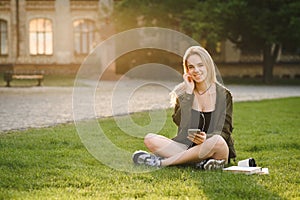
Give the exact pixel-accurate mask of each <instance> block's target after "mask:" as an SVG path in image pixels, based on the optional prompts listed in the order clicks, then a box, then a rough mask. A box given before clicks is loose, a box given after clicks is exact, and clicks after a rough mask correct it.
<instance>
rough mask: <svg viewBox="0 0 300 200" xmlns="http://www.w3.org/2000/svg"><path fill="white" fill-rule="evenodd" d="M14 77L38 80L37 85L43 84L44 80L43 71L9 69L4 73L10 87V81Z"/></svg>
mask: <svg viewBox="0 0 300 200" xmlns="http://www.w3.org/2000/svg"><path fill="white" fill-rule="evenodd" d="M13 79H20V80H37V81H38V84H37V86H41V85H42V82H43V80H44V72H43V71H7V72H5V73H4V81H6V87H10V82H11V81H12V80H13Z"/></svg>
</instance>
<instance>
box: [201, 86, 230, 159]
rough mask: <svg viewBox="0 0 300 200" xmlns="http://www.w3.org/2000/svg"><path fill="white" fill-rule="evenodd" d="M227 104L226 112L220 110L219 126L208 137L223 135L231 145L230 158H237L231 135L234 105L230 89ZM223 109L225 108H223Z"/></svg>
mask: <svg viewBox="0 0 300 200" xmlns="http://www.w3.org/2000/svg"><path fill="white" fill-rule="evenodd" d="M225 96H226V101H225V102H226V105H224V106H225V108H224V110H225V112H222V111H219V112H220V113H219V114H220V116H219V117H218V118H219V119H218V120H217V121H218V122H217V126H216V127H215V130H214V131H213V132H212V133H210V134H208V135H207V138H210V137H211V136H213V135H221V136H222V137H223V138H224V140H225V141H226V143H227V145H228V147H229V158H235V157H236V152H235V148H234V140H233V138H232V136H231V133H232V131H233V126H232V111H233V108H232V107H233V105H232V95H231V93H230V92H229V91H226V93H225ZM221 107H222V106H221ZM222 110H223V109H222Z"/></svg>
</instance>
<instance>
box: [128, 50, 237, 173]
mask: <svg viewBox="0 0 300 200" xmlns="http://www.w3.org/2000/svg"><path fill="white" fill-rule="evenodd" d="M183 68H184V74H183V80H184V81H183V82H182V83H180V84H179V85H177V86H176V87H175V89H174V90H173V91H172V93H171V94H173V99H175V101H176V103H175V109H174V114H173V115H172V118H173V121H174V122H175V123H176V125H177V126H178V133H177V136H176V137H175V138H173V139H169V138H166V137H164V136H161V135H157V134H153V133H149V134H147V135H146V137H145V138H144V143H145V145H146V147H147V148H148V149H149V151H150V152H152V153H151V154H150V153H147V152H145V151H136V152H135V153H134V154H133V157H132V158H133V162H134V163H135V164H145V165H149V166H158V167H159V166H170V165H182V164H190V163H196V164H197V165H196V166H198V167H200V168H202V169H219V168H223V167H224V165H225V164H226V163H228V162H229V161H230V158H235V157H236V153H235V149H234V144H233V139H232V136H231V132H232V129H233V128H232V96H231V93H230V92H229V91H228V89H226V88H225V87H224V86H222V85H221V84H220V83H219V82H218V81H217V79H216V71H215V65H214V62H213V60H212V58H211V56H210V55H209V53H208V52H207V51H206V50H205V49H204V48H202V47H200V46H192V47H190V48H189V49H187V51H186V52H185V55H184V57H183ZM174 96H175V98H174ZM192 129H199V130H197V131H195V130H192Z"/></svg>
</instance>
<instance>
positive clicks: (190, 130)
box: [188, 129, 201, 135]
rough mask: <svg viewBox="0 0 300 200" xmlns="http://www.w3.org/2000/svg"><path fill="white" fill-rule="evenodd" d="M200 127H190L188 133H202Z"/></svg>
mask: <svg viewBox="0 0 300 200" xmlns="http://www.w3.org/2000/svg"><path fill="white" fill-rule="evenodd" d="M200 132H201V130H200V129H188V134H189V135H195V134H196V133H200Z"/></svg>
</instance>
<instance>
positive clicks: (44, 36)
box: [29, 17, 54, 56]
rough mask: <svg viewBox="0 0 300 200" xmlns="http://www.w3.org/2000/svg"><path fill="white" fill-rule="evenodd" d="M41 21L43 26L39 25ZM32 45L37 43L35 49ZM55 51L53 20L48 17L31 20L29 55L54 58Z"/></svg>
mask: <svg viewBox="0 0 300 200" xmlns="http://www.w3.org/2000/svg"><path fill="white" fill-rule="evenodd" d="M39 21H42V24H39ZM33 23H35V24H33ZM32 26H35V27H32ZM47 41H49V43H48V42H47ZM32 43H35V44H34V46H35V47H33V46H32V45H33V44H32ZM32 48H34V49H32ZM48 48H49V49H48ZM53 51H54V32H53V22H52V20H51V19H49V18H46V17H36V18H33V19H31V20H30V21H29V54H30V55H31V56H52V55H53V53H54V52H53Z"/></svg>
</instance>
